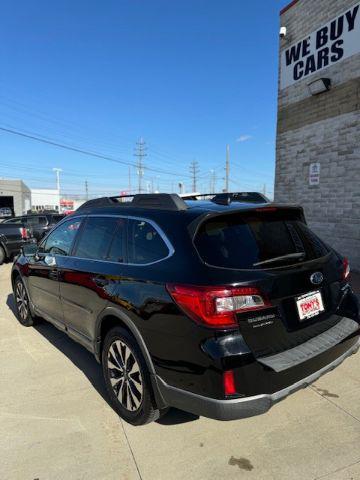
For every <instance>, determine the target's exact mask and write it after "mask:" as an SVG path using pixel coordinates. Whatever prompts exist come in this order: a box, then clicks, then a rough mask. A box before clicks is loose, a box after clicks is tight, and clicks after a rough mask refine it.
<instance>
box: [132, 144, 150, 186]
mask: <svg viewBox="0 0 360 480" xmlns="http://www.w3.org/2000/svg"><path fill="white" fill-rule="evenodd" d="M134 156H135V157H136V158H137V162H136V171H137V175H138V193H141V192H142V177H143V176H144V158H145V157H146V156H147V153H146V144H145V142H144V140H143V139H142V138H140V140H139V141H138V142H136V147H135V153H134Z"/></svg>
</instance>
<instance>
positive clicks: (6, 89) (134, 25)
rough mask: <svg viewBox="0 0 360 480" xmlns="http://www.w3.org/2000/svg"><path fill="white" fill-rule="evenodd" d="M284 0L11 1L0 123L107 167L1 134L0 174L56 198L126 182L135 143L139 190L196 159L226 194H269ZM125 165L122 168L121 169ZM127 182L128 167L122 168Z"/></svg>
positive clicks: (5, 11) (163, 183)
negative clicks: (58, 177)
mask: <svg viewBox="0 0 360 480" xmlns="http://www.w3.org/2000/svg"><path fill="white" fill-rule="evenodd" d="M287 3H288V1H287V0H261V1H259V0H257V1H256V0H253V1H252V2H247V1H245V0H222V1H220V0H219V1H218V0H216V1H215V0H191V1H190V0H181V1H178V0H172V1H169V0H141V1H140V0H108V1H106V2H100V1H99V0H97V1H95V0H86V1H85V0H76V1H75V2H74V1H73V0H71V1H70V0H62V1H61V2H49V1H48V0H47V1H44V0H38V1H36V2H29V1H28V0H19V1H18V2H16V3H14V2H8V3H6V2H5V3H3V5H2V12H1V16H2V27H1V29H0V59H1V66H2V68H1V73H0V127H5V128H10V129H14V130H17V131H20V132H24V133H28V134H33V135H35V136H41V137H43V138H47V139H50V140H51V141H55V142H58V143H62V144H66V145H71V146H74V147H76V148H80V149H83V150H86V151H92V152H96V153H99V154H101V155H103V156H106V157H109V158H112V159H115V160H117V161H109V160H104V159H96V158H93V157H89V156H86V155H83V154H79V153H75V152H71V151H67V150H62V149H59V148H56V147H54V146H50V145H46V144H42V143H38V142H35V141H33V140H29V139H25V138H23V137H20V136H15V135H11V134H9V133H5V132H1V131H0V176H4V177H16V178H23V179H24V180H25V181H26V183H27V184H28V185H29V186H31V187H34V188H35V187H36V188H41V187H44V188H46V187H52V186H54V185H55V176H54V173H53V172H52V168H53V167H60V168H62V169H63V173H62V188H63V192H64V195H65V194H66V193H69V194H70V193H79V194H81V193H83V192H84V182H85V180H88V182H89V191H90V194H105V193H112V194H115V193H117V192H120V191H121V190H124V189H126V188H127V187H128V183H129V180H128V176H129V174H128V170H129V167H128V165H126V164H133V163H134V162H135V160H136V159H135V157H134V156H133V153H134V146H135V142H136V141H137V140H138V139H139V137H141V136H142V137H143V138H144V140H145V141H146V143H147V147H148V150H147V157H146V158H145V166H146V167H148V168H151V169H152V170H148V169H147V168H146V169H145V174H144V182H143V183H144V186H145V185H146V184H147V182H151V181H153V182H154V185H155V186H157V185H159V187H160V190H161V191H169V190H171V188H175V187H176V185H177V183H178V182H179V181H183V182H184V183H185V185H186V187H187V189H188V190H189V189H190V188H191V179H190V176H189V175H190V174H189V165H190V162H191V161H192V160H197V161H198V162H199V168H200V174H199V177H200V178H199V184H198V189H201V190H203V191H208V190H209V186H210V176H211V174H210V171H211V170H214V171H215V174H216V178H217V184H216V186H217V190H221V189H222V188H223V184H224V182H223V177H224V164H225V149H226V144H229V145H230V150H231V184H230V185H231V189H232V190H253V189H255V190H259V189H260V188H262V185H263V184H264V183H265V184H266V185H267V191H268V192H269V191H270V192H271V191H272V190H273V174H274V163H275V128H276V96H277V68H278V66H277V65H278V61H277V60H278V57H277V55H278V31H279V11H280V9H281V8H282V7H283V6H285V5H286V4H287ZM119 162H124V163H125V165H124V164H122V163H119ZM130 170H131V177H132V187H133V188H134V187H135V184H136V181H137V180H136V170H135V168H134V167H133V166H131V167H130Z"/></svg>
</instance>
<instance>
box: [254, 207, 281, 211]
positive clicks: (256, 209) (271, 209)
mask: <svg viewBox="0 0 360 480" xmlns="http://www.w3.org/2000/svg"><path fill="white" fill-rule="evenodd" d="M277 210H278V209H277V208H276V207H260V208H255V212H277Z"/></svg>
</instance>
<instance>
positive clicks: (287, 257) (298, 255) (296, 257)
mask: <svg viewBox="0 0 360 480" xmlns="http://www.w3.org/2000/svg"><path fill="white" fill-rule="evenodd" d="M305 255H306V253H305V252H297V253H289V254H288V255H282V256H281V257H274V258H269V260H264V261H263V262H257V263H254V264H253V267H258V266H259V265H266V264H267V263H274V262H281V261H282V260H291V259H293V260H301V259H303V258H304V257H305Z"/></svg>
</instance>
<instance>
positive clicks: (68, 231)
mask: <svg viewBox="0 0 360 480" xmlns="http://www.w3.org/2000/svg"><path fill="white" fill-rule="evenodd" d="M80 224H81V220H79V219H74V220H69V221H68V222H65V223H63V224H62V225H60V226H59V227H58V228H57V229H56V230H54V231H53V232H52V233H50V234H49V236H48V237H47V239H46V241H45V244H44V246H43V252H44V253H50V254H53V255H69V253H70V250H71V247H72V244H73V242H74V239H75V236H76V234H77V232H78V230H79V227H80Z"/></svg>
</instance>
